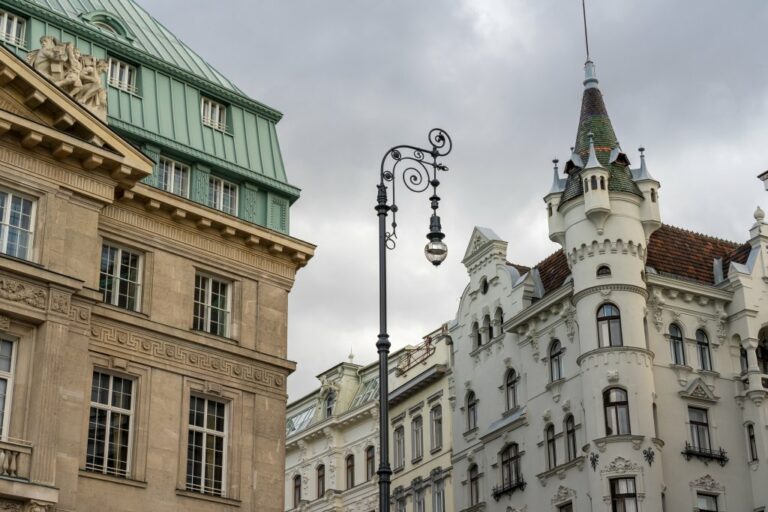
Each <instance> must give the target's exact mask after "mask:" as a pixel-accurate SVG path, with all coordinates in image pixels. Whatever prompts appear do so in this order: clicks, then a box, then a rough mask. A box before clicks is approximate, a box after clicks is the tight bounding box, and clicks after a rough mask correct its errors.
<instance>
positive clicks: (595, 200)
mask: <svg viewBox="0 0 768 512" xmlns="http://www.w3.org/2000/svg"><path fill="white" fill-rule="evenodd" d="M588 136H589V156H588V158H587V164H586V165H585V166H584V170H583V171H582V172H581V181H582V186H583V187H584V213H586V215H587V218H588V219H589V220H590V221H591V222H592V224H594V225H595V228H596V229H597V234H598V235H602V234H603V226H604V225H605V219H606V218H608V215H610V213H611V200H610V197H609V195H608V180H609V179H610V177H611V175H610V173H609V172H608V169H606V168H605V167H603V166H602V165H600V161H599V160H598V159H597V154H596V153H595V136H594V134H593V133H592V132H590V133H589V135H588Z"/></svg>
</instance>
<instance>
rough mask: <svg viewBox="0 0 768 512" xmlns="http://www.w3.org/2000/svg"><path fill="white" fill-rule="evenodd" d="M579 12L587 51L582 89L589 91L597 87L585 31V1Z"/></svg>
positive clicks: (582, 2)
mask: <svg viewBox="0 0 768 512" xmlns="http://www.w3.org/2000/svg"><path fill="white" fill-rule="evenodd" d="M581 12H582V13H583V15H584V46H585V47H586V49H587V61H586V62H585V63H584V87H585V88H587V89H591V88H594V87H597V72H596V71H595V63H594V62H592V58H591V57H590V56H589V32H588V31H587V6H586V0H581Z"/></svg>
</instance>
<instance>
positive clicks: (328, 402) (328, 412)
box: [325, 391, 336, 418]
mask: <svg viewBox="0 0 768 512" xmlns="http://www.w3.org/2000/svg"><path fill="white" fill-rule="evenodd" d="M334 403H336V393H334V392H333V391H330V392H329V393H328V395H327V396H326V397H325V417H326V418H330V417H331V416H333V405H334Z"/></svg>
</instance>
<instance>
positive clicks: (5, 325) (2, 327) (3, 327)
mask: <svg viewBox="0 0 768 512" xmlns="http://www.w3.org/2000/svg"><path fill="white" fill-rule="evenodd" d="M10 328H11V319H10V318H9V317H7V316H5V315H0V331H7V330H8V329H10ZM0 510H2V509H0Z"/></svg>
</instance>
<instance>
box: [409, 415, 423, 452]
mask: <svg viewBox="0 0 768 512" xmlns="http://www.w3.org/2000/svg"><path fill="white" fill-rule="evenodd" d="M423 454H424V422H423V421H422V419H421V416H416V417H415V418H413V420H411V458H412V459H413V460H416V459H420V458H421V456H422V455H423Z"/></svg>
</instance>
